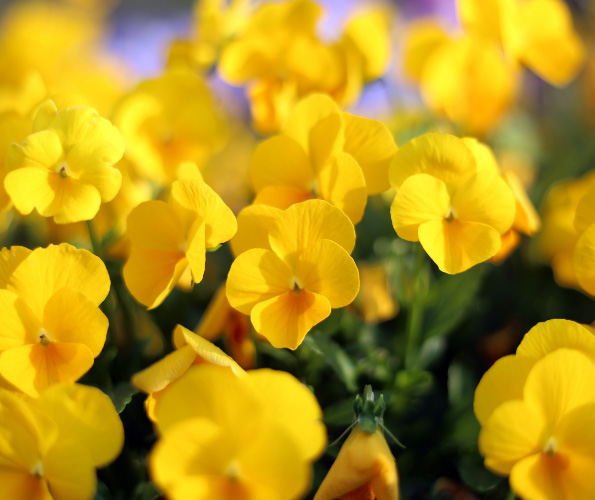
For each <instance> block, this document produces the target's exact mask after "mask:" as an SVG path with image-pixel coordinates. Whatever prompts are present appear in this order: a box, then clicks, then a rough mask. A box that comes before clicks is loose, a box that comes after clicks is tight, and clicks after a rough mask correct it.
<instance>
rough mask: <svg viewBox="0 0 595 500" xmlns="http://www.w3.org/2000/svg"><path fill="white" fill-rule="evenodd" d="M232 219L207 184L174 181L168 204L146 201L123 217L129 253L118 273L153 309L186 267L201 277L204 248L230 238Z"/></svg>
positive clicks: (233, 227)
mask: <svg viewBox="0 0 595 500" xmlns="http://www.w3.org/2000/svg"><path fill="white" fill-rule="evenodd" d="M236 228H237V224H236V219H235V216H234V215H233V213H232V211H231V210H230V209H229V208H228V207H227V205H225V203H223V201H222V200H221V198H219V196H218V195H217V193H215V191H213V190H212V189H211V188H210V187H209V186H208V185H207V184H205V183H204V182H202V181H200V180H196V179H181V180H179V181H175V182H174V183H173V185H172V189H171V200H170V202H169V203H165V202H163V201H147V202H144V203H141V204H140V205H139V206H137V207H136V208H135V209H134V210H132V212H131V213H130V215H129V216H128V237H129V238H130V256H129V258H128V260H127V261H126V264H125V265H124V269H123V271H122V275H123V277H124V281H125V283H126V286H127V288H128V290H129V291H130V293H131V294H132V295H133V296H134V298H135V299H136V300H138V301H139V302H140V303H141V304H143V305H145V306H147V307H148V308H149V309H153V308H155V307H157V306H159V304H161V302H163V300H165V298H166V297H167V296H168V295H169V293H170V292H171V291H172V290H173V288H174V287H175V286H176V284H177V283H178V282H179V281H180V279H181V278H182V277H183V276H184V273H185V272H187V270H188V269H190V272H191V276H192V282H193V283H199V282H200V281H202V278H203V274H204V270H205V258H206V257H205V252H206V250H207V249H215V248H217V247H218V246H219V245H221V244H222V243H224V242H226V241H227V240H229V239H230V238H231V237H232V236H233V235H234V234H235V232H236Z"/></svg>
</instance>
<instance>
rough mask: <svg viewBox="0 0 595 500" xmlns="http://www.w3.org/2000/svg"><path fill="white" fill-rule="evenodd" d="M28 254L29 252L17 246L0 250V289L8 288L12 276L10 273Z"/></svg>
mask: <svg viewBox="0 0 595 500" xmlns="http://www.w3.org/2000/svg"><path fill="white" fill-rule="evenodd" d="M30 253H31V250H29V249H28V248H25V247H19V246H12V247H10V248H3V249H2V250H0V288H6V287H7V286H8V280H9V279H10V277H11V276H12V273H13V272H14V270H15V269H16V268H17V267H19V264H20V263H21V262H23V261H24V260H25V259H26V258H27V256H28V255H29V254H30Z"/></svg>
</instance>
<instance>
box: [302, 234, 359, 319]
mask: <svg viewBox="0 0 595 500" xmlns="http://www.w3.org/2000/svg"><path fill="white" fill-rule="evenodd" d="M295 275H296V277H297V279H298V280H299V286H300V287H301V288H303V289H304V290H307V291H309V292H314V293H317V294H319V295H324V296H325V297H326V298H327V299H328V301H329V303H330V305H331V307H332V308H337V307H344V306H346V305H348V304H351V303H352V302H353V300H354V299H355V297H356V296H357V292H358V291H359V273H358V271H357V266H356V265H355V262H354V261H353V259H352V258H351V256H350V255H349V254H348V253H347V252H346V251H345V249H344V248H343V247H341V246H340V245H339V244H337V243H335V242H334V241H331V240H321V241H317V242H316V243H314V244H313V245H311V246H309V247H308V248H306V250H304V252H302V253H301V254H300V256H299V259H298V262H297V265H296V268H295Z"/></svg>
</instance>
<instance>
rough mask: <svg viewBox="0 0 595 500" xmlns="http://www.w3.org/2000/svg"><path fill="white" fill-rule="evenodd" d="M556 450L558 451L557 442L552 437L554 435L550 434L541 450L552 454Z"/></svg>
mask: <svg viewBox="0 0 595 500" xmlns="http://www.w3.org/2000/svg"><path fill="white" fill-rule="evenodd" d="M557 451H558V443H557V442H556V440H555V439H554V436H552V437H550V438H549V439H548V440H547V443H545V446H544V447H543V452H544V453H545V454H546V455H553V454H554V453H556V452H557Z"/></svg>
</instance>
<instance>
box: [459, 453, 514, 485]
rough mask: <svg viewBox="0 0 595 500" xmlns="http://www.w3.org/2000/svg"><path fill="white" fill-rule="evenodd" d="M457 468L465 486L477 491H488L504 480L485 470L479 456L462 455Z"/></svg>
mask: <svg viewBox="0 0 595 500" xmlns="http://www.w3.org/2000/svg"><path fill="white" fill-rule="evenodd" d="M457 468H458V469H459V474H460V475H461V480H462V481H463V483H465V486H467V487H468V488H470V489H472V490H473V491H476V492H478V493H485V492H487V491H490V490H492V489H494V488H495V487H496V486H497V485H498V484H499V483H501V482H502V481H503V480H504V479H503V478H502V477H500V476H497V475H496V474H493V473H491V472H490V471H489V470H487V469H486V468H485V467H484V466H483V464H482V463H481V459H480V458H479V457H472V456H464V457H463V458H461V460H459V463H458V467H457Z"/></svg>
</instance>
